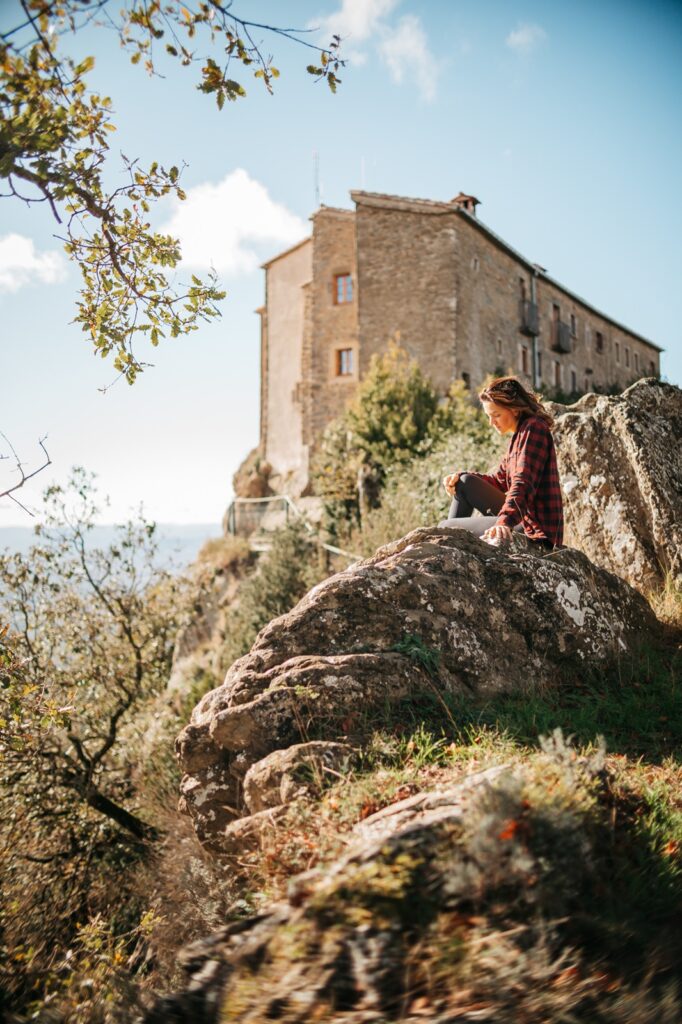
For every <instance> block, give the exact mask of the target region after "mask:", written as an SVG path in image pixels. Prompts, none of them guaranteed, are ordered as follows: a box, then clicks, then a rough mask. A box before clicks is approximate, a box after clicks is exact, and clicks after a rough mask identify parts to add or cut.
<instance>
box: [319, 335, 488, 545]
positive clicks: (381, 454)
mask: <svg viewBox="0 0 682 1024" xmlns="http://www.w3.org/2000/svg"><path fill="white" fill-rule="evenodd" d="M453 434H456V435H457V436H461V437H463V438H464V437H465V438H467V439H468V441H469V442H471V443H472V444H474V445H476V444H482V445H484V446H485V445H487V444H488V443H489V440H490V437H491V431H490V428H489V426H488V424H487V421H486V419H485V417H484V415H483V413H482V411H481V410H480V409H478V408H476V407H475V406H474V405H472V402H471V396H470V395H469V392H468V391H467V389H466V387H465V385H464V383H463V382H462V381H456V382H455V383H454V384H453V386H452V388H451V389H450V392H449V394H448V395H447V396H446V397H445V398H444V399H442V400H439V399H438V396H437V393H436V391H435V389H434V387H433V385H432V384H431V383H430V381H429V380H428V379H427V378H426V377H424V375H423V373H422V371H421V369H420V368H419V366H418V364H417V363H416V362H415V361H414V360H410V358H409V356H408V355H407V353H406V352H405V351H404V349H401V348H400V347H399V346H398V345H397V344H395V343H393V344H391V346H390V347H389V350H388V352H386V353H385V354H384V355H382V356H374V357H373V358H372V363H371V366H370V369H369V372H368V374H367V376H366V377H365V379H364V380H363V381H362V383H361V384H360V386H359V388H358V391H357V394H356V396H355V399H354V400H353V402H352V403H351V404H350V406H349V407H348V409H347V410H346V411H345V412H344V414H343V415H342V416H340V417H339V418H338V419H336V420H334V421H333V422H332V423H331V424H330V425H329V427H328V428H327V430H326V431H325V433H324V435H323V438H322V441H321V443H320V448H319V451H318V452H317V454H316V456H315V458H314V459H313V466H312V476H313V484H314V488H315V491H316V493H317V494H319V495H321V496H322V497H323V498H324V499H325V511H326V523H325V525H326V526H327V528H328V530H329V532H330V533H331V534H332V535H333V536H335V537H341V536H344V535H347V534H348V530H349V527H352V525H357V524H358V523H359V522H360V519H361V518H362V517H364V516H365V515H366V514H367V513H368V512H369V511H370V510H371V509H372V508H375V507H378V506H379V504H380V503H381V504H382V503H383V488H384V487H385V484H386V482H387V480H388V479H389V477H390V475H391V474H392V473H395V472H396V471H398V470H399V469H400V468H402V467H406V466H408V465H409V464H411V463H412V461H413V460H414V459H416V458H421V457H423V456H424V455H426V454H427V453H429V452H430V451H432V450H433V449H434V448H435V447H437V446H439V445H440V444H442V443H444V441H445V439H446V438H448V437H450V436H451V435H453ZM478 461H480V460H478ZM471 468H473V466H472V467H471ZM380 495H382V497H381V499H380Z"/></svg>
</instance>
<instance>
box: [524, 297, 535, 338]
mask: <svg viewBox="0 0 682 1024" xmlns="http://www.w3.org/2000/svg"><path fill="white" fill-rule="evenodd" d="M519 317H520V319H521V327H520V328H519V329H520V331H521V334H528V335H530V336H531V337H533V336H536V335H538V334H539V333H540V320H539V317H538V307H537V303H535V302H529V301H528V299H521V300H520V302H519Z"/></svg>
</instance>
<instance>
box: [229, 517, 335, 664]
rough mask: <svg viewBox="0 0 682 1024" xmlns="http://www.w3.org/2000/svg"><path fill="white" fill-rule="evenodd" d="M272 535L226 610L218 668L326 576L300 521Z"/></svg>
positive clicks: (230, 661)
mask: <svg viewBox="0 0 682 1024" xmlns="http://www.w3.org/2000/svg"><path fill="white" fill-rule="evenodd" d="M271 536H272V547H271V548H270V550H269V551H267V552H266V553H265V554H264V555H262V556H261V559H260V561H259V563H258V566H257V567H256V570H255V572H254V573H253V574H252V575H251V576H249V577H248V578H247V579H246V580H244V582H243V583H242V585H241V586H240V588H239V593H238V596H237V599H236V601H235V603H234V604H233V606H232V608H231V609H230V611H229V613H228V618H227V624H226V627H225V638H224V643H223V649H222V653H221V659H220V661H221V671H226V670H227V669H228V668H229V666H230V665H231V664H232V662H233V661H235V660H236V659H237V658H239V657H241V656H242V654H245V653H246V652H247V651H248V650H249V648H250V647H251V645H252V643H253V641H254V640H255V639H256V636H257V634H258V633H259V632H260V630H261V629H262V628H263V627H264V626H266V625H267V624H268V622H270V620H271V619H274V618H276V617H277V616H278V615H283V614H284V613H285V612H288V611H289V610H290V609H291V608H293V606H294V605H295V604H296V603H297V602H298V601H299V600H300V599H301V598H302V597H303V595H304V594H305V593H306V592H307V591H308V590H310V588H311V587H312V586H314V585H315V584H316V583H319V581H320V580H321V579H323V578H324V576H325V575H326V572H325V571H324V570H323V569H322V568H321V565H320V562H319V560H318V549H317V544H316V543H315V541H314V540H313V538H312V536H311V534H310V533H309V532H308V530H307V529H306V527H305V526H304V524H303V523H301V522H294V523H290V524H288V525H287V526H285V527H283V528H282V529H281V530H277V531H275V532H273V533H272V534H271Z"/></svg>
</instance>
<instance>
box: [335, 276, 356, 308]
mask: <svg viewBox="0 0 682 1024" xmlns="http://www.w3.org/2000/svg"><path fill="white" fill-rule="evenodd" d="M335 284H336V288H335V290H334V302H335V304H336V305H337V306H340V305H341V303H343V302H352V301H353V278H352V277H351V275H350V274H337V275H336V278H335Z"/></svg>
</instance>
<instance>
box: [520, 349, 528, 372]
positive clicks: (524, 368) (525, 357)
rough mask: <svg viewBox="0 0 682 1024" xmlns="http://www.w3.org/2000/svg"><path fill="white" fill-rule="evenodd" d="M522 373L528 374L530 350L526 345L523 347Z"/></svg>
mask: <svg viewBox="0 0 682 1024" xmlns="http://www.w3.org/2000/svg"><path fill="white" fill-rule="evenodd" d="M521 372H522V373H528V349H527V347H526V346H525V345H522V346H521Z"/></svg>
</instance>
